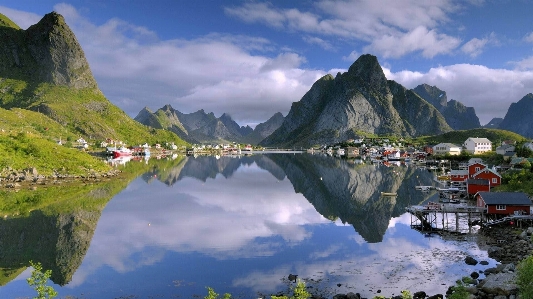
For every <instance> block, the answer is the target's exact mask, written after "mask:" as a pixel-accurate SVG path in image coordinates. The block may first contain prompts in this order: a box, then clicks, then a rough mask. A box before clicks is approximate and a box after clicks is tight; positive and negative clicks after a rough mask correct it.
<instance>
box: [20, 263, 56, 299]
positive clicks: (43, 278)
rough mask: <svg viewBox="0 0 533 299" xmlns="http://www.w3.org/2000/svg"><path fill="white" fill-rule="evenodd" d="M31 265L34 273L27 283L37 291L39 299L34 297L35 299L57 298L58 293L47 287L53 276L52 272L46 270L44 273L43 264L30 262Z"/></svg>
mask: <svg viewBox="0 0 533 299" xmlns="http://www.w3.org/2000/svg"><path fill="white" fill-rule="evenodd" d="M30 265H31V266H32V267H33V271H32V272H31V277H29V278H28V279H27V280H26V281H27V282H28V284H29V285H30V286H31V287H33V289H35V291H37V297H33V299H52V298H54V297H55V296H57V292H56V291H55V290H54V288H53V287H51V286H47V285H46V282H47V281H48V279H50V276H52V270H46V271H44V273H43V266H42V265H41V263H34V262H33V261H30Z"/></svg>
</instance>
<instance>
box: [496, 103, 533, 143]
mask: <svg viewBox="0 0 533 299" xmlns="http://www.w3.org/2000/svg"><path fill="white" fill-rule="evenodd" d="M498 128H499V129H502V130H508V131H511V132H515V133H517V134H520V135H522V136H524V137H527V138H533V94H531V93H528V94H527V95H525V96H524V97H523V98H522V99H521V100H520V101H518V102H517V103H512V104H511V106H510V107H509V110H507V114H505V117H504V118H503V121H502V122H501V123H500V125H499V127H498Z"/></svg>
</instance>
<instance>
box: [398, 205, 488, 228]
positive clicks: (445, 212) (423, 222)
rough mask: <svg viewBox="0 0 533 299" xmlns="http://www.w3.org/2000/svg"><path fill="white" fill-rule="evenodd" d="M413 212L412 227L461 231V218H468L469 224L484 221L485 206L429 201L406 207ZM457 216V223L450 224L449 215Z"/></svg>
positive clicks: (455, 218)
mask: <svg viewBox="0 0 533 299" xmlns="http://www.w3.org/2000/svg"><path fill="white" fill-rule="evenodd" d="M405 209H406V211H407V212H409V213H410V214H411V227H413V228H418V229H420V230H422V231H442V230H445V231H452V230H455V231H459V230H460V226H459V220H460V219H461V218H466V219H467V223H468V226H469V230H470V227H471V224H473V223H483V222H484V216H483V215H484V213H485V211H486V210H485V209H484V208H479V207H476V206H470V205H463V204H444V203H435V202H429V203H428V204H426V205H423V206H421V205H418V206H409V207H406V208H405ZM450 215H452V216H455V217H454V220H455V221H454V222H455V225H453V228H452V226H451V225H450V221H448V220H449V216H450Z"/></svg>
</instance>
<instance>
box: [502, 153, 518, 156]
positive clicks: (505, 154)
mask: <svg viewBox="0 0 533 299" xmlns="http://www.w3.org/2000/svg"><path fill="white" fill-rule="evenodd" d="M503 156H504V157H513V156H516V153H515V152H505V153H504V154H503Z"/></svg>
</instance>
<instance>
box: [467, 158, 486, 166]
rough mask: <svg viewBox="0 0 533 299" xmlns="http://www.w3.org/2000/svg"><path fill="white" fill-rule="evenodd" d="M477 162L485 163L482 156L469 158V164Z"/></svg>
mask: <svg viewBox="0 0 533 299" xmlns="http://www.w3.org/2000/svg"><path fill="white" fill-rule="evenodd" d="M475 163H480V164H483V159H481V158H470V160H468V164H469V165H470V164H475Z"/></svg>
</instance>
